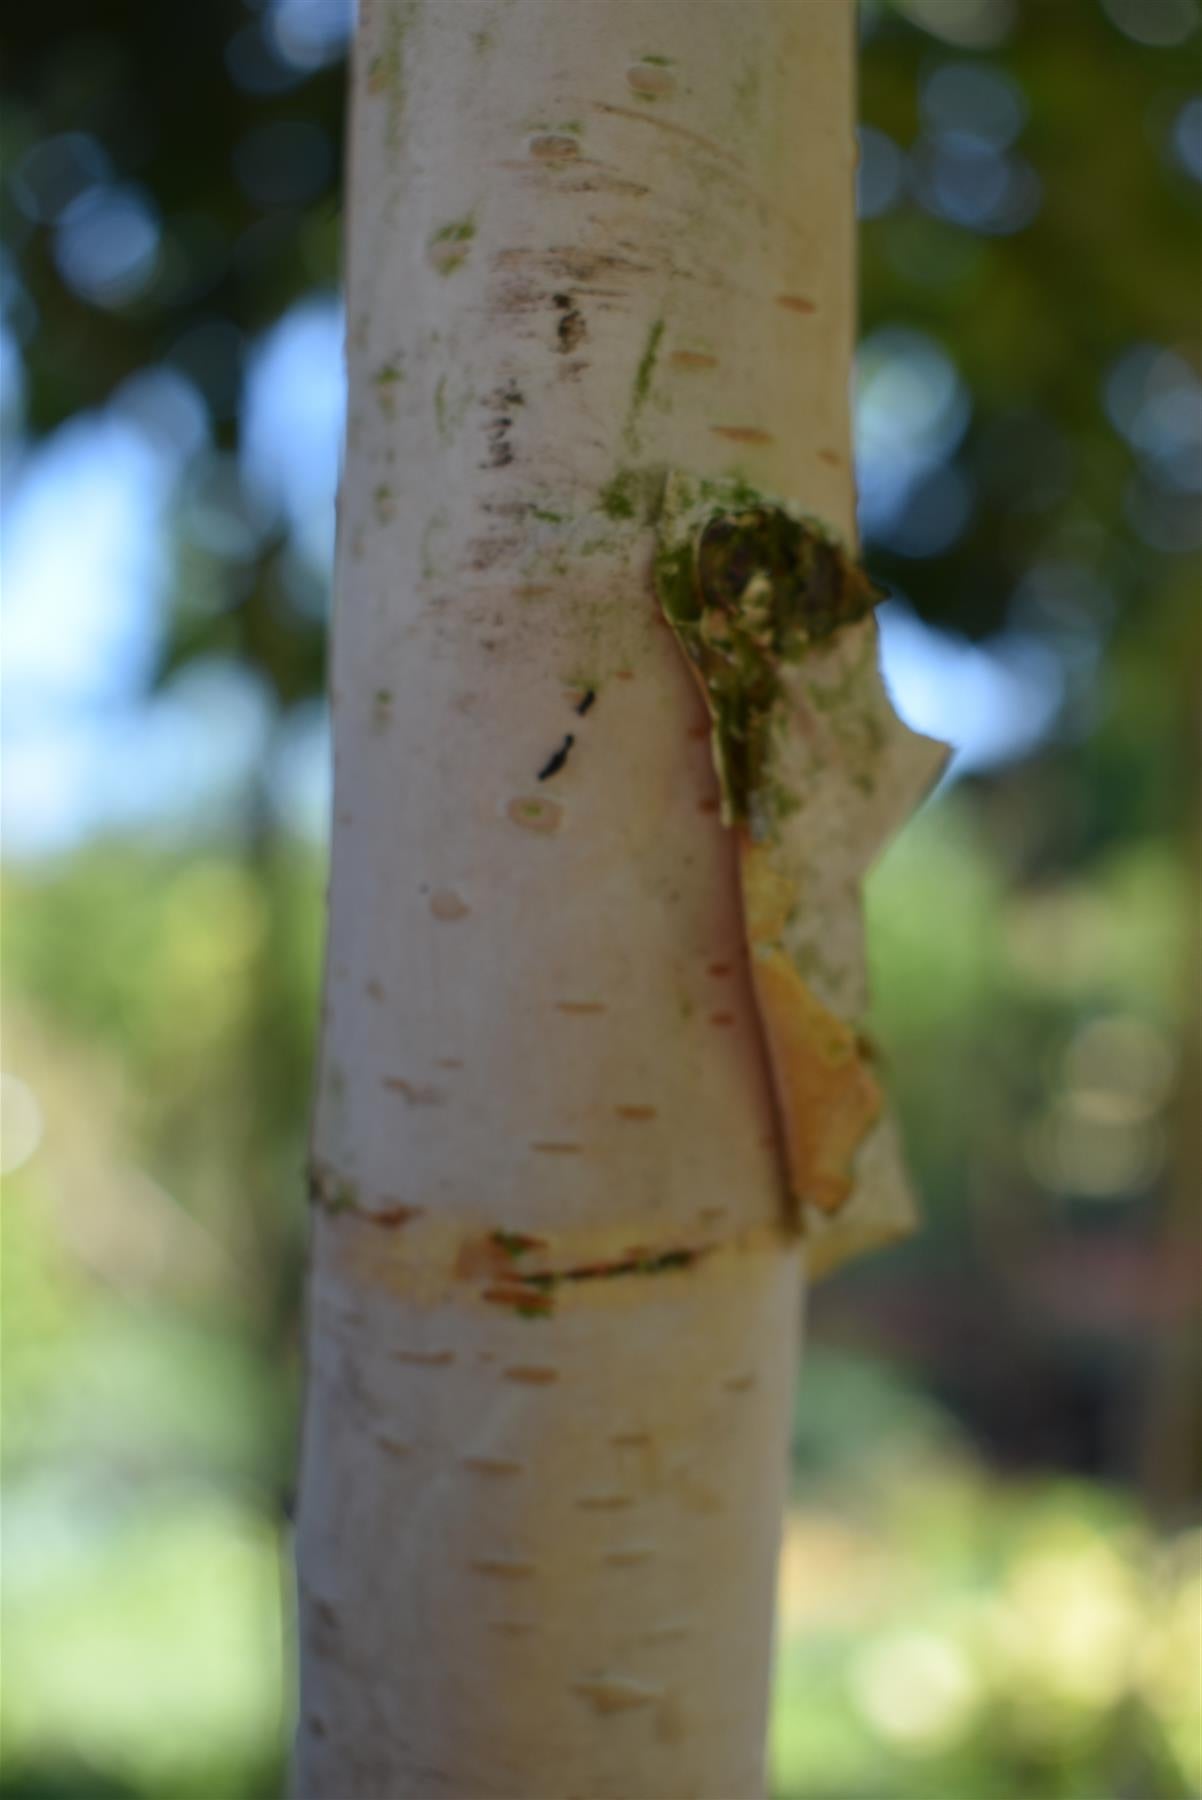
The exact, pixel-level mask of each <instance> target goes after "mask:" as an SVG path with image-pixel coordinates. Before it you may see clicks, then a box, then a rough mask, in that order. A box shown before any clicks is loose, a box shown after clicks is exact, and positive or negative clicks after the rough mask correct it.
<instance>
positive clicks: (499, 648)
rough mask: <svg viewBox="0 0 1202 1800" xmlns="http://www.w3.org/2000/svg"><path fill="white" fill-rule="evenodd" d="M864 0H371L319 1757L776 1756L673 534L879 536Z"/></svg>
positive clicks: (776, 1472)
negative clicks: (861, 34)
mask: <svg viewBox="0 0 1202 1800" xmlns="http://www.w3.org/2000/svg"><path fill="white" fill-rule="evenodd" d="M853 23H854V21H853V8H852V6H851V4H850V0H361V6H360V23H359V28H358V42H357V45H356V52H355V78H354V101H353V125H352V146H351V150H352V154H351V161H350V170H351V173H350V188H349V203H348V204H349V301H348V339H349V366H350V418H349V427H348V448H347V467H346V474H345V481H344V490H343V499H342V513H341V521H340V552H339V571H338V597H337V617H336V625H335V631H334V647H333V681H332V691H333V706H334V719H335V764H336V775H335V822H334V842H333V879H332V892H331V923H330V936H329V951H328V966H327V987H326V1015H325V1021H324V1032H323V1045H322V1054H321V1068H320V1081H319V1096H318V1103H317V1110H316V1122H315V1137H314V1180H313V1189H314V1199H315V1203H316V1204H315V1207H314V1218H313V1236H312V1253H311V1254H312V1271H311V1281H310V1294H309V1352H308V1355H309V1388H308V1396H307V1407H306V1417H305V1425H304V1453H303V1458H302V1477H301V1507H300V1525H299V1549H298V1559H299V1568H300V1637H301V1653H302V1701H301V1716H300V1723H299V1733H298V1749H297V1769H296V1790H297V1792H298V1793H299V1794H300V1795H302V1796H306V1797H322V1800H355V1797H359V1796H362V1797H363V1800H369V1797H370V1800H434V1797H436V1796H449V1797H453V1800H482V1797H484V1796H490V1795H504V1796H522V1797H523V1800H576V1797H579V1800H584V1797H586V1796H587V1797H589V1800H594V1797H599V1796H613V1797H614V1800H686V1797H688V1796H697V1797H702V1796H709V1797H712V1800H754V1796H756V1795H758V1794H761V1793H762V1791H763V1779H764V1777H763V1743H764V1727H765V1713H766V1707H767V1696H768V1688H769V1674H770V1666H771V1640H772V1611H773V1585H774V1571H775V1563H776V1551H777V1540H778V1531H779V1521H780V1515H781V1510H782V1502H783V1496H784V1482H785V1471H786V1451H787V1438H788V1428H789V1417H790V1410H791V1394H792V1386H793V1380H794V1372H795V1368H796V1365H797V1360H798V1349H799V1343H798V1338H799V1320H800V1311H801V1298H802V1282H803V1271H802V1256H801V1252H800V1248H799V1241H798V1236H797V1233H796V1232H795V1230H793V1229H792V1227H791V1226H790V1223H789V1217H788V1203H787V1195H786V1177H785V1172H784V1163H783V1161H782V1155H781V1149H780V1144H779V1142H778V1128H777V1125H776V1119H775V1112H774V1104H773V1088H772V1081H771V1079H770V1071H769V1067H768V1063H767V1059H766V1056H765V1048H764V1037H763V1032H762V1028H761V1025H760V1022H759V1019H758V1017H757V1012H756V1003H755V995H754V992H753V983H752V979H751V975H750V973H749V964H748V958H747V955H746V948H745V938H744V924H743V918H742V915H741V903H740V891H739V863H738V857H737V854H736V836H735V834H733V833H732V832H730V831H728V830H726V829H724V826H723V823H722V820H721V818H720V816H719V814H720V807H721V804H722V797H721V795H720V793H719V787H718V783H717V780H716V777H715V771H714V763H713V760H712V757H711V750H710V746H709V744H708V742H707V740H708V737H709V724H708V721H707V719H706V714H705V710H704V708H703V706H702V704H701V702H700V701H699V699H698V696H697V689H696V686H695V683H694V680H693V678H692V676H691V674H690V670H689V668H688V666H687V664H686V661H685V659H684V658H683V657H682V655H681V652H680V649H679V648H678V646H677V644H676V643H675V642H674V641H673V636H672V633H671V631H670V630H669V629H668V626H667V624H666V623H665V620H664V617H663V614H662V612H661V610H660V607H659V605H658V604H657V600H656V595H655V589H654V585H653V581H652V562H653V557H654V554H655V546H656V537H655V513H656V509H657V506H658V505H659V504H660V503H661V497H662V491H663V485H664V472H665V471H666V470H684V471H688V472H689V474H690V476H691V477H692V478H695V479H696V480H698V481H704V480H705V478H714V479H720V478H726V477H731V476H734V475H738V476H741V477H742V478H743V479H744V480H745V481H747V482H749V483H750V484H752V486H753V487H754V489H756V490H757V491H758V490H763V491H765V492H772V493H780V494H784V495H786V496H790V497H796V498H797V499H798V500H799V501H800V502H801V503H802V504H803V505H804V506H805V508H806V510H807V511H808V512H810V513H813V514H815V515H817V516H818V517H820V518H821V519H822V520H824V521H826V522H827V524H828V525H829V526H830V527H833V528H836V529H838V530H840V531H842V532H843V533H845V534H848V535H850V533H851V531H852V525H853V500H852V481H851V471H850V458H849V443H848V406H847V390H848V374H849V362H850V352H851V345H852V336H853V315H854V308H853V255H852V247H853V240H852V231H853V222H852V221H853V214H852V201H851V195H852V166H853V135H852V124H853V119H852V58H853ZM866 629H868V630H869V631H870V630H871V626H870V624H869V625H868V626H867V627H866ZM889 805H890V806H892V807H893V809H894V810H896V809H897V805H898V796H897V794H896V793H895V794H893V796H892V799H891V800H890V802H889ZM878 835H879V834H878ZM840 869H841V871H842V873H841V875H840V880H841V882H842V886H841V887H840V889H839V893H840V895H845V896H846V901H845V910H846V913H847V919H848V921H849V922H850V923H849V929H851V930H852V932H853V934H854V932H855V931H857V930H858V923H857V921H858V913H857V911H856V902H855V898H854V886H855V876H856V875H857V874H858V869H857V870H853V871H851V873H850V874H849V873H848V870H847V869H846V868H844V866H843V865H842V864H840ZM838 904H839V905H840V906H844V900H843V899H839V900H838ZM853 960H854V959H853ZM853 985H854V984H853ZM845 1010H846V1009H845ZM851 1010H853V1011H854V1010H855V1009H854V1006H853V1007H852V1009H851Z"/></svg>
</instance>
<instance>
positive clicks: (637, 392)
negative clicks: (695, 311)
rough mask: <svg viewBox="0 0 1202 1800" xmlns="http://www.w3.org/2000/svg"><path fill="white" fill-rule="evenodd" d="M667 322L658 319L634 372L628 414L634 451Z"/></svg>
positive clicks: (630, 445)
mask: <svg viewBox="0 0 1202 1800" xmlns="http://www.w3.org/2000/svg"><path fill="white" fill-rule="evenodd" d="M664 330H665V321H664V320H663V319H656V320H655V322H654V323H653V324H652V326H651V327H650V329H649V330H648V332H647V337H646V341H645V342H644V344H643V351H642V355H641V356H640V357H639V360H638V366H637V367H636V369H635V371H634V384H633V386H632V387H631V390H630V406H629V409H628V411H627V414H626V434H625V435H626V442H627V444H628V445H629V447H630V448H631V449H634V448H635V446H636V444H637V442H638V421H639V414H640V413H641V412H642V410H643V408H644V406H645V405H646V404H647V398H648V395H649V394H650V392H651V382H652V379H653V378H654V375H655V364H656V361H657V359H658V357H659V347H660V344H661V343H662V342H663V336H664Z"/></svg>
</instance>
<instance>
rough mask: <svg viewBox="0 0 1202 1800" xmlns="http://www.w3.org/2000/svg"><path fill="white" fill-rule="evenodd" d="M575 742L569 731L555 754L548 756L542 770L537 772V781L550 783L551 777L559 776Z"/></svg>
mask: <svg viewBox="0 0 1202 1800" xmlns="http://www.w3.org/2000/svg"><path fill="white" fill-rule="evenodd" d="M575 742H576V739H575V738H574V737H573V736H572V734H571V732H570V731H569V732H568V734H567V736H566V737H565V738H564V740H563V743H562V744H561V745H560V746H559V749H558V750H557V751H556V752H555V754H554V755H553V756H549V757H548V758H547V760H546V762H545V763H544V764H543V766H542V768H541V769H540V770H539V772H538V779H539V780H540V781H550V779H551V777H552V775H558V774H559V771H560V770H561V769H562V768H563V765H564V764H565V763H566V762H567V760H568V752H569V751H570V750H571V748H572V745H573V744H574V743H575Z"/></svg>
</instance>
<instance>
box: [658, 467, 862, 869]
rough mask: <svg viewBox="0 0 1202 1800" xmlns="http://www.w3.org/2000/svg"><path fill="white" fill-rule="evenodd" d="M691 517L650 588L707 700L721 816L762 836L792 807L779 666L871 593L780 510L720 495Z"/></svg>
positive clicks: (822, 537) (823, 536)
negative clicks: (777, 751) (785, 775)
mask: <svg viewBox="0 0 1202 1800" xmlns="http://www.w3.org/2000/svg"><path fill="white" fill-rule="evenodd" d="M675 497H676V499H677V501H678V502H679V494H677V495H676V496H675ZM695 511H696V512H697V517H695V518H693V519H692V520H691V522H690V526H689V529H688V530H687V531H684V532H680V531H676V532H669V533H668V534H667V535H666V536H665V539H664V541H663V542H662V543H661V545H660V549H659V552H658V555H657V558H656V566H655V579H656V587H657V590H658V593H659V598H660V604H661V605H662V607H663V609H664V613H665V615H666V616H667V619H668V622H669V623H670V625H671V626H672V629H673V630H674V631H675V633H676V636H677V639H678V641H679V643H680V645H681V648H682V649H683V650H684V652H685V655H686V656H687V657H688V658H689V660H690V662H691V663H692V664H693V665H694V667H695V668H696V670H697V673H698V677H699V679H700V682H701V685H702V686H703V688H704V690H705V693H706V697H707V701H708V704H709V708H710V714H711V718H712V721H713V727H714V740H715V745H716V751H717V758H718V763H719V769H720V774H721V778H722V787H723V796H724V801H725V813H726V816H727V820H728V822H729V823H734V822H740V823H744V824H747V825H749V826H750V828H751V831H752V835H753V836H754V837H756V838H765V837H769V836H771V835H773V833H774V832H775V829H776V827H777V825H778V824H779V822H780V819H781V818H782V816H783V815H784V814H785V813H787V812H788V811H790V810H792V808H793V807H794V806H795V805H796V804H797V801H796V797H794V796H791V795H789V794H788V793H787V792H785V790H784V789H783V788H782V787H781V784H780V783H779V781H778V780H777V778H776V776H775V774H774V771H773V760H774V759H773V740H774V737H775V735H776V732H777V730H778V729H779V727H780V724H781V722H782V718H783V711H784V706H783V702H784V685H783V676H782V670H783V669H784V668H785V667H786V666H788V665H789V664H792V663H797V662H799V661H800V660H801V659H802V658H803V657H804V656H805V654H806V652H807V650H808V649H809V648H810V647H811V646H812V645H814V644H818V643H821V642H822V641H823V640H824V639H826V638H829V637H830V636H831V635H832V634H833V633H834V632H836V631H838V630H840V629H841V628H842V627H843V626H845V625H849V624H852V623H854V622H855V621H856V620H857V619H861V618H863V617H864V615H865V614H866V613H868V612H869V611H870V610H871V608H872V607H873V606H874V605H875V603H876V601H877V599H878V598H879V595H878V593H877V591H876V589H875V588H874V587H873V585H872V583H871V582H870V581H869V580H868V577H867V576H866V575H865V573H864V571H863V570H862V569H861V568H860V566H859V565H858V564H857V563H856V562H854V561H853V560H852V559H851V558H850V557H848V556H847V554H846V553H845V551H844V550H843V548H842V546H841V545H840V544H839V543H838V542H837V540H836V539H835V538H834V537H833V536H831V535H830V534H828V533H827V532H825V531H824V530H823V529H822V528H821V527H820V526H818V525H817V524H816V523H814V522H812V521H806V520H804V519H801V518H798V517H797V516H795V515H794V514H793V513H792V512H790V511H788V510H787V509H786V508H785V507H783V506H780V505H776V504H773V503H771V502H769V501H766V500H764V499H762V498H759V497H752V498H750V499H747V500H740V499H739V498H738V490H737V489H736V490H735V491H734V492H731V491H730V490H729V489H728V499H727V504H726V505H725V506H724V507H714V508H713V510H709V511H707V510H706V507H705V504H704V502H703V503H702V504H701V506H700V508H699V509H698V508H695Z"/></svg>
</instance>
